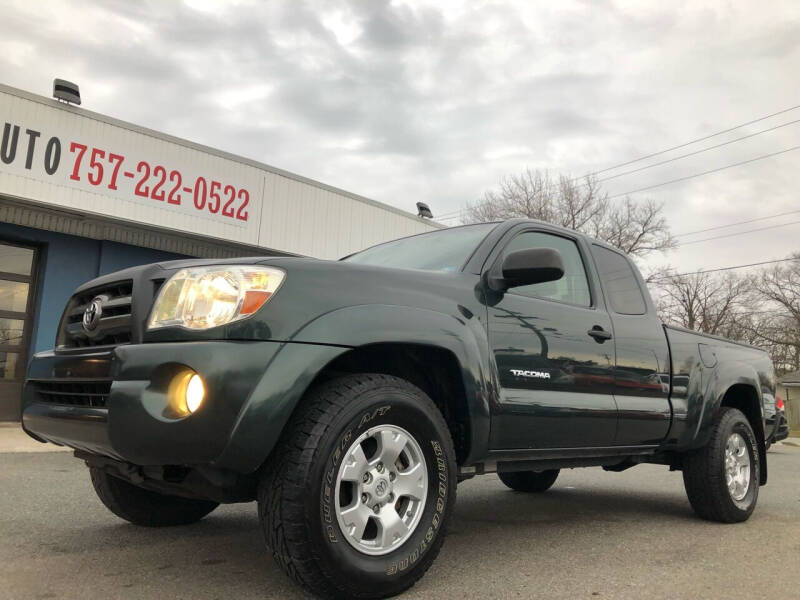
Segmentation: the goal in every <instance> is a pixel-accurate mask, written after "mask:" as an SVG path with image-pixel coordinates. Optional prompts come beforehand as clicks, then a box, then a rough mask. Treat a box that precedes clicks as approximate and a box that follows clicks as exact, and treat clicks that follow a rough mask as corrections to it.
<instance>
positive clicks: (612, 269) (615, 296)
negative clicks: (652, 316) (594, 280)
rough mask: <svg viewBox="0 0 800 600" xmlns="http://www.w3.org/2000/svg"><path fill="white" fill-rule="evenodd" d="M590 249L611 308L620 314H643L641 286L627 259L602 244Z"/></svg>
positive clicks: (645, 306)
mask: <svg viewBox="0 0 800 600" xmlns="http://www.w3.org/2000/svg"><path fill="white" fill-rule="evenodd" d="M592 250H593V251H594V257H595V259H596V261H597V269H598V271H599V272H600V280H601V281H602V282H603V289H605V291H606V295H607V296H608V302H609V304H611V308H612V310H613V311H614V312H616V313H619V314H621V315H643V314H645V313H646V312H647V305H646V304H645V301H644V296H643V295H642V288H641V287H639V281H638V280H637V279H636V275H635V274H634V272H633V267H631V263H630V262H629V261H628V259H627V258H625V257H624V256H622V255H621V254H618V253H616V252H613V251H612V250H609V249H607V248H603V247H602V246H596V245H595V246H593V247H592Z"/></svg>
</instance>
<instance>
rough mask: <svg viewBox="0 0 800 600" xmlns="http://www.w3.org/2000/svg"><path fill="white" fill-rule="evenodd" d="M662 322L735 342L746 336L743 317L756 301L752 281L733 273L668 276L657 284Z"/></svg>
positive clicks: (659, 279)
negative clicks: (728, 338) (734, 340)
mask: <svg viewBox="0 0 800 600" xmlns="http://www.w3.org/2000/svg"><path fill="white" fill-rule="evenodd" d="M653 284H654V285H655V286H656V288H657V294H656V298H657V300H656V305H657V308H658V311H659V314H660V315H661V318H662V319H663V320H664V321H666V322H668V323H675V324H677V325H681V326H683V327H687V328H688V329H694V330H697V331H702V332H704V333H710V334H714V335H722V336H724V337H730V338H733V339H741V338H742V336H744V335H745V328H744V327H743V326H742V321H741V316H742V315H743V314H747V313H749V312H750V311H749V307H750V306H751V305H752V303H753V301H754V296H753V293H752V285H751V281H750V280H749V279H747V278H744V277H738V276H737V275H734V274H733V273H727V274H725V275H716V274H713V273H693V274H691V275H674V274H673V275H667V276H662V277H659V278H658V279H657V280H655V281H654V282H653Z"/></svg>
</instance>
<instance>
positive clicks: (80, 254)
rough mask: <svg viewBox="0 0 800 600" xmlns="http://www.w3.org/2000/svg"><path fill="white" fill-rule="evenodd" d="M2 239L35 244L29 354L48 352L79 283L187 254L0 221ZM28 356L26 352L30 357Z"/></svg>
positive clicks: (0, 237) (0, 236)
mask: <svg viewBox="0 0 800 600" xmlns="http://www.w3.org/2000/svg"><path fill="white" fill-rule="evenodd" d="M0 239H7V240H10V241H16V242H21V243H26V244H34V245H37V246H38V247H39V273H38V276H37V277H38V281H37V289H36V291H35V293H36V304H35V306H36V308H35V313H34V319H33V330H32V332H31V344H30V354H33V353H34V352H40V351H42V350H49V349H50V348H52V347H53V344H54V343H55V338H56V330H57V329H58V322H59V320H60V319H61V313H62V312H63V311H64V306H65V305H66V303H67V300H69V297H70V296H71V295H72V292H73V291H74V290H75V288H76V287H78V286H79V285H80V284H82V283H84V282H86V281H88V280H89V279H93V278H94V277H97V276H98V275H104V274H106V273H111V272H113V271H118V270H120V269H125V268H127V267H132V266H134V265H143V264H146V263H151V262H159V261H163V260H175V259H179V258H185V256H183V255H180V254H173V253H171V252H162V251H160V250H151V249H149V248H140V247H138V246H129V245H127V244H120V243H117V242H109V241H105V240H92V239H87V238H82V237H77V236H74V235H65V234H62V233H54V232H51V231H44V230H41V229H32V228H29V227H20V226H18V225H10V224H8V223H0ZM28 358H30V356H28Z"/></svg>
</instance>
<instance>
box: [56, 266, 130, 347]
mask: <svg viewBox="0 0 800 600" xmlns="http://www.w3.org/2000/svg"><path fill="white" fill-rule="evenodd" d="M132 297H133V282H132V281H131V280H126V281H120V282H117V283H113V284H110V285H105V286H102V287H97V288H92V289H89V290H85V291H82V292H78V293H77V294H75V295H74V296H73V297H72V298H71V299H70V301H69V304H68V305H67V310H66V311H65V314H64V319H63V320H62V322H61V326H60V328H59V336H58V344H57V346H58V347H59V348H87V347H94V346H112V345H119V344H128V343H130V342H131V339H132V327H133V321H132V315H131V308H132ZM95 299H99V302H100V311H99V316H98V317H97V319H96V322H95V323H93V326H92V327H91V328H89V329H87V328H85V327H84V325H83V317H84V313H85V312H86V309H87V308H88V307H89V306H90V305H91V304H92V302H93V301H94V300H95Z"/></svg>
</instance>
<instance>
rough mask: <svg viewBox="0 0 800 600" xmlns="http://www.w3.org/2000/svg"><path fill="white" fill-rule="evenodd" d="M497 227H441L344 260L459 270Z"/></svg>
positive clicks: (431, 269)
mask: <svg viewBox="0 0 800 600" xmlns="http://www.w3.org/2000/svg"><path fill="white" fill-rule="evenodd" d="M496 226H497V223H481V224H479V225H465V226H463V227H453V228H451V229H441V230H439V231H433V232H431V233H423V234H420V235H415V236H412V237H407V238H402V239H399V240H394V241H393V242H387V243H385V244H381V245H380V246H373V247H372V248H367V249H366V250H364V251H362V252H359V253H358V254H353V255H352V256H348V257H347V258H344V259H343V260H345V261H347V262H351V263H357V264H360V265H374V266H376V267H395V268H398V269H422V270H424V271H458V270H460V269H461V267H463V266H464V263H466V262H467V259H468V258H469V257H470V255H471V254H472V252H473V251H474V250H475V248H476V247H477V246H478V244H479V243H480V242H481V240H482V239H483V238H485V237H486V236H487V235H488V233H489V232H490V231H491V230H492V229H494V228H495V227H496Z"/></svg>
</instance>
